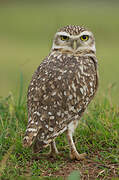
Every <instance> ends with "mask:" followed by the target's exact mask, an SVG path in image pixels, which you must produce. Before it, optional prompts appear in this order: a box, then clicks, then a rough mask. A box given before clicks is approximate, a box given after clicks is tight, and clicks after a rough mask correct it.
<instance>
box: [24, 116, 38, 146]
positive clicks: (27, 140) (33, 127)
mask: <svg viewBox="0 0 119 180" xmlns="http://www.w3.org/2000/svg"><path fill="white" fill-rule="evenodd" d="M40 129H41V126H39V124H38V123H36V122H35V121H34V119H31V120H29V123H28V126H27V129H26V133H25V136H24V138H23V146H24V147H29V146H31V145H32V143H33V142H34V140H35V139H36V136H37V134H38V132H39V130H40Z"/></svg>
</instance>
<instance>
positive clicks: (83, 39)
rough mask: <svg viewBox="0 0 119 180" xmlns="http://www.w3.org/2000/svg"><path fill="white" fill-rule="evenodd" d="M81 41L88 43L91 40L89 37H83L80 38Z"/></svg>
mask: <svg viewBox="0 0 119 180" xmlns="http://www.w3.org/2000/svg"><path fill="white" fill-rule="evenodd" d="M80 39H81V41H87V40H88V39H89V36H88V35H83V36H81V37H80Z"/></svg>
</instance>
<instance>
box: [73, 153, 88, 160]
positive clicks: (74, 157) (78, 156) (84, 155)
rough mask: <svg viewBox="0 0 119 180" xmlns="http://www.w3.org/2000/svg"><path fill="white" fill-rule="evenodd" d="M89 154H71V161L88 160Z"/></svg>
mask: <svg viewBox="0 0 119 180" xmlns="http://www.w3.org/2000/svg"><path fill="white" fill-rule="evenodd" d="M86 156H87V154H86V153H82V154H78V153H77V152H75V153H71V154H70V158H71V160H75V159H76V160H78V161H82V160H84V159H85V158H86Z"/></svg>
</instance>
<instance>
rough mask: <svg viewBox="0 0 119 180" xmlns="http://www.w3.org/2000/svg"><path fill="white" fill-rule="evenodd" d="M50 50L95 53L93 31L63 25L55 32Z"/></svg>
mask: <svg viewBox="0 0 119 180" xmlns="http://www.w3.org/2000/svg"><path fill="white" fill-rule="evenodd" d="M52 50H57V51H61V52H62V53H63V52H64V53H73V54H75V53H76V54H89V53H90V52H91V53H94V54H95V53H96V48H95V39H94V36H93V33H92V32H91V31H89V30H87V29H85V28H84V27H80V26H74V25H70V26H65V27H63V28H61V29H60V30H59V31H58V32H57V33H56V34H55V37H54V40H53V46H52Z"/></svg>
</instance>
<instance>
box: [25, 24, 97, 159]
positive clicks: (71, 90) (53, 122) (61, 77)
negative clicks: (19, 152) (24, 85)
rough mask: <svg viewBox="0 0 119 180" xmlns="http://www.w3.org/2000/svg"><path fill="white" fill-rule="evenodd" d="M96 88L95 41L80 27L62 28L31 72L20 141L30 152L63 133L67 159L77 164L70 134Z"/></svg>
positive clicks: (52, 150) (52, 144) (77, 157)
mask: <svg viewBox="0 0 119 180" xmlns="http://www.w3.org/2000/svg"><path fill="white" fill-rule="evenodd" d="M97 86H98V75H97V58H96V48H95V39H94V36H93V34H92V32H90V31H88V30H87V29H85V28H84V27H80V26H74V25H73V26H72V25H70V26H65V27H63V28H61V29H60V30H59V31H58V32H57V33H56V34H55V37H54V40H53V46H52V49H51V52H50V54H49V55H48V56H47V57H46V58H45V59H44V61H43V62H42V63H41V64H40V66H39V67H38V68H37V70H36V71H35V73H34V75H33V77H32V80H31V82H30V85H29V88H28V96H27V98H28V126H27V129H26V134H25V137H24V139H23V144H24V146H25V147H27V146H31V145H33V150H34V152H38V151H40V150H42V149H43V148H44V147H47V146H48V145H50V146H51V154H58V150H57V148H56V145H55V138H56V137H57V136H59V135H60V134H62V133H63V132H64V131H66V133H67V138H68V143H69V146H70V158H71V159H77V160H81V159H83V158H84V156H85V153H84V154H79V153H78V152H77V150H76V147H75V144H74V142H73V138H72V134H73V132H74V130H75V128H76V127H77V125H78V122H79V119H80V118H81V116H82V114H83V113H84V111H85V109H86V108H87V106H88V104H89V103H90V101H91V100H92V99H93V97H94V95H95V93H96V90H97Z"/></svg>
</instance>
